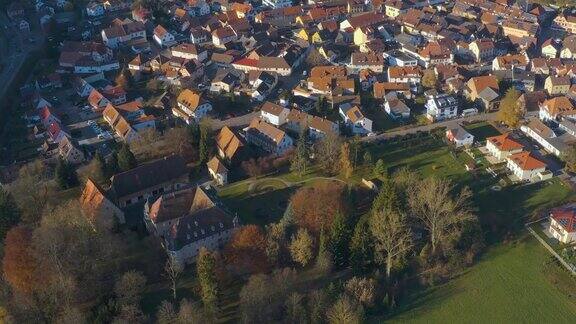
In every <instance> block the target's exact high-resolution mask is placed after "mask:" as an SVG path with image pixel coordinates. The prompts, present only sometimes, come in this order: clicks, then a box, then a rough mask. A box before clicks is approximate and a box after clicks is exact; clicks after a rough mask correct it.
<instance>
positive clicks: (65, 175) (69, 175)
mask: <svg viewBox="0 0 576 324" xmlns="http://www.w3.org/2000/svg"><path fill="white" fill-rule="evenodd" d="M55 177H56V182H57V183H58V187H60V189H70V188H72V187H75V186H77V185H78V184H79V181H78V175H77V174H76V170H75V169H74V167H73V166H72V165H70V164H69V163H68V162H66V161H64V160H62V159H60V160H58V164H57V165H56V171H55Z"/></svg>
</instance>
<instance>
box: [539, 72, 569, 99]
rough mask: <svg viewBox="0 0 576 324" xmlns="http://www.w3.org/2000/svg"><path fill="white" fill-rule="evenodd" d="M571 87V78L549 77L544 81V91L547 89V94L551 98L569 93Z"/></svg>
mask: <svg viewBox="0 0 576 324" xmlns="http://www.w3.org/2000/svg"><path fill="white" fill-rule="evenodd" d="M570 85H571V84H570V77H567V76H564V77H555V76H549V77H547V78H546V81H544V89H546V92H548V94H549V95H551V96H555V95H559V94H566V93H568V91H569V90H570Z"/></svg>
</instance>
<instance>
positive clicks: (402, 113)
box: [384, 92, 410, 120]
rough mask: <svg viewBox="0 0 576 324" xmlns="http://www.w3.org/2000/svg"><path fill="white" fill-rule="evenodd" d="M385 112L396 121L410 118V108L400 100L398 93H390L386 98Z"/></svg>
mask: <svg viewBox="0 0 576 324" xmlns="http://www.w3.org/2000/svg"><path fill="white" fill-rule="evenodd" d="M384 110H385V111H386V113H388V115H390V117H392V119H394V120H397V119H406V118H410V108H409V107H408V106H407V105H406V104H405V103H404V101H402V100H401V99H399V98H398V95H397V94H396V92H390V93H388V94H387V95H386V96H385V97H384Z"/></svg>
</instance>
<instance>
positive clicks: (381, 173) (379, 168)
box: [372, 159, 387, 178]
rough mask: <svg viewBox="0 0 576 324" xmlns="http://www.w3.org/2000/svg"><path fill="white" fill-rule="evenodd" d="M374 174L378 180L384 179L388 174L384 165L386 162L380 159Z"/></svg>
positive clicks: (375, 166)
mask: <svg viewBox="0 0 576 324" xmlns="http://www.w3.org/2000/svg"><path fill="white" fill-rule="evenodd" d="M372 173H373V174H374V176H375V177H376V178H381V177H384V176H385V175H386V174H387V171H386V166H385V165H384V161H383V160H382V159H378V161H376V165H374V170H373V172H372Z"/></svg>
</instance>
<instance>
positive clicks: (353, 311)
mask: <svg viewBox="0 0 576 324" xmlns="http://www.w3.org/2000/svg"><path fill="white" fill-rule="evenodd" d="M326 315H327V318H328V323H330V324H360V323H362V321H363V319H364V310H363V309H362V307H361V306H360V305H358V304H357V303H355V302H354V301H353V300H352V299H351V298H350V297H348V296H347V295H346V294H343V295H342V296H341V297H340V298H339V299H338V300H337V301H336V303H334V305H332V307H330V308H329V309H328V312H327V313H326Z"/></svg>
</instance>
